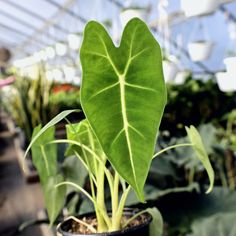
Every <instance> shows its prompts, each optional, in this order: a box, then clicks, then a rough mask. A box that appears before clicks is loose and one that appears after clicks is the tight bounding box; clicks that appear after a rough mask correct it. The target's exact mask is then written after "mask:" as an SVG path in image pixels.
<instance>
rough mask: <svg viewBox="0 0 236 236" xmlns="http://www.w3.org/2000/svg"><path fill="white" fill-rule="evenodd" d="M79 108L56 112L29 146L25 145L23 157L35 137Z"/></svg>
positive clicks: (31, 143)
mask: <svg viewBox="0 0 236 236" xmlns="http://www.w3.org/2000/svg"><path fill="white" fill-rule="evenodd" d="M78 111H79V110H66V111H63V112H61V113H60V114H58V115H57V116H55V117H54V118H53V119H52V120H51V121H49V122H48V123H47V124H46V125H45V126H44V127H43V128H42V129H41V130H40V131H38V133H37V134H36V135H35V136H34V137H33V138H32V140H31V142H30V144H29V146H28V147H27V149H26V151H25V155H24V159H25V158H26V156H27V154H28V152H29V150H30V149H31V147H32V145H33V144H34V143H35V142H36V141H37V139H38V138H39V137H40V136H41V135H42V134H43V133H44V132H45V131H46V130H47V129H49V128H50V127H52V126H54V125H55V124H57V123H58V122H60V121H61V120H63V119H64V118H65V117H66V116H68V115H69V114H71V113H73V112H78Z"/></svg>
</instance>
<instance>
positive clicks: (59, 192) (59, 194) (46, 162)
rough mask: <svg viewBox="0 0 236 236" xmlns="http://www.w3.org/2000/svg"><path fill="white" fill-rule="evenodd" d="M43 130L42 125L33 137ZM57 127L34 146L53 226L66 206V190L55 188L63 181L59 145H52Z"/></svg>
mask: <svg viewBox="0 0 236 236" xmlns="http://www.w3.org/2000/svg"><path fill="white" fill-rule="evenodd" d="M40 130H41V125H39V126H37V127H36V128H35V129H34V132H33V137H35V136H37V134H38V133H39V132H40ZM54 134H55V127H50V128H48V129H47V130H46V131H45V132H43V133H42V134H41V135H40V136H39V137H38V138H37V139H36V141H35V142H34V143H33V145H32V160H33V164H34V166H35V167H36V169H37V172H38V174H39V177H40V182H41V184H42V187H43V194H44V201H45V205H46V209H47V212H48V216H49V220H50V224H51V225H52V224H53V223H54V221H55V219H56V218H57V216H58V214H59V213H60V211H61V209H62V208H63V205H64V200H65V197H66V188H65V187H60V188H58V189H57V188H55V185H56V184H58V183H59V182H61V181H63V177H62V176H60V175H58V163H57V144H50V145H48V143H49V142H51V141H52V140H54V138H55V137H54Z"/></svg>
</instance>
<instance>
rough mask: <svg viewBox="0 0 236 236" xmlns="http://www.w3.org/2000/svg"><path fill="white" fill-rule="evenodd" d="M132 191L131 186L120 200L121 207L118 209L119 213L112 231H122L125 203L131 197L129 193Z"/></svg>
mask: <svg viewBox="0 0 236 236" xmlns="http://www.w3.org/2000/svg"><path fill="white" fill-rule="evenodd" d="M130 190H131V186H130V185H129V186H128V188H127V189H126V190H125V191H124V192H123V194H122V196H121V199H120V203H119V207H118V209H117V213H116V218H115V222H114V224H113V225H112V230H114V231H116V230H120V228H121V225H120V224H121V219H122V216H123V211H124V207H125V203H126V200H127V197H128V195H129V192H130Z"/></svg>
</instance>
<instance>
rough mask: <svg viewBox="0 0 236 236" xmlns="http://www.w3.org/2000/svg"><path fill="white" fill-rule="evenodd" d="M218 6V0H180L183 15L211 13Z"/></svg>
mask: <svg viewBox="0 0 236 236" xmlns="http://www.w3.org/2000/svg"><path fill="white" fill-rule="evenodd" d="M218 6H219V0H201V1H196V0H181V8H182V10H183V11H184V13H185V16H187V17H192V16H201V15H208V14H211V13H213V12H214V11H215V10H216V9H217V8H218Z"/></svg>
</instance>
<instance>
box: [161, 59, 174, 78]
mask: <svg viewBox="0 0 236 236" xmlns="http://www.w3.org/2000/svg"><path fill="white" fill-rule="evenodd" d="M162 65H163V73H164V78H165V81H166V82H171V81H173V80H174V79H175V77H176V74H177V72H178V67H177V65H176V64H175V63H174V62H172V61H167V60H163V62H162Z"/></svg>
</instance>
